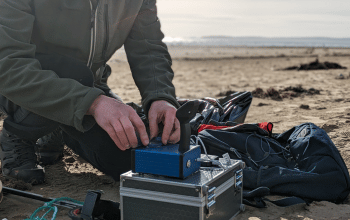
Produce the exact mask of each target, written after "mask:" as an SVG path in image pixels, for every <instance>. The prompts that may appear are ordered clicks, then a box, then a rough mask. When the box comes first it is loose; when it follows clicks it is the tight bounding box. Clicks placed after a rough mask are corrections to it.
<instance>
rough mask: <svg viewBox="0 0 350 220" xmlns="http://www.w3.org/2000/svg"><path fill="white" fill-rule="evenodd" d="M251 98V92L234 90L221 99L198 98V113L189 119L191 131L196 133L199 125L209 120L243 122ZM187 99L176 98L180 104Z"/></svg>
mask: <svg viewBox="0 0 350 220" xmlns="http://www.w3.org/2000/svg"><path fill="white" fill-rule="evenodd" d="M252 100H253V96H252V94H251V92H236V93H233V94H231V95H228V96H226V97H224V98H221V99H214V98H209V97H206V98H203V99H199V100H198V101H199V102H200V103H201V105H200V107H199V109H198V113H197V115H196V116H195V117H194V118H193V119H192V120H191V121H190V125H191V133H192V134H193V135H197V134H198V132H197V131H198V128H199V126H200V125H201V124H208V123H210V122H211V121H215V122H226V121H230V122H236V123H243V122H244V120H245V118H246V116H247V113H248V110H249V107H250V104H251V103H252ZM188 101H189V100H188V99H178V102H179V104H180V105H183V104H185V103H186V102H188Z"/></svg>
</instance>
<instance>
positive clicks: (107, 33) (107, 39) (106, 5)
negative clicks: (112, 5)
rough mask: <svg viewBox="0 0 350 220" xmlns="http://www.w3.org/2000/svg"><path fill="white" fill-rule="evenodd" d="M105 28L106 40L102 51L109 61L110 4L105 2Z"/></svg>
mask: <svg viewBox="0 0 350 220" xmlns="http://www.w3.org/2000/svg"><path fill="white" fill-rule="evenodd" d="M105 29H106V41H105V44H104V47H103V51H102V57H103V58H104V59H105V60H106V62H107V49H108V43H109V18H108V4H105Z"/></svg>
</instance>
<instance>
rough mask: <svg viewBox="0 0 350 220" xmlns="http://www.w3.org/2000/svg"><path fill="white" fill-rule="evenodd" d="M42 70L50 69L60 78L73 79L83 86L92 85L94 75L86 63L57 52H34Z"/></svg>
mask: <svg viewBox="0 0 350 220" xmlns="http://www.w3.org/2000/svg"><path fill="white" fill-rule="evenodd" d="M35 58H36V59H37V60H39V62H40V64H41V68H42V69H43V70H52V71H54V72H55V73H56V74H57V75H58V76H59V77H60V78H69V79H74V80H76V81H78V82H79V83H81V84H82V85H84V86H89V87H93V85H94V77H93V73H92V71H91V70H90V68H89V67H88V66H87V65H86V63H84V62H81V61H79V60H77V59H74V58H70V57H66V56H62V55H57V54H36V55H35Z"/></svg>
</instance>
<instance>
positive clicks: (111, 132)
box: [104, 125, 126, 151]
mask: <svg viewBox="0 0 350 220" xmlns="http://www.w3.org/2000/svg"><path fill="white" fill-rule="evenodd" d="M104 130H105V131H106V132H107V133H108V135H109V136H110V137H111V139H112V140H113V142H114V143H115V145H117V147H118V148H119V149H120V150H122V151H125V150H126V147H125V145H123V144H122V143H121V142H120V141H119V138H118V136H117V135H116V133H115V130H114V127H113V126H112V125H109V126H107V127H105V128H104Z"/></svg>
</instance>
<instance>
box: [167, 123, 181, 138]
mask: <svg viewBox="0 0 350 220" xmlns="http://www.w3.org/2000/svg"><path fill="white" fill-rule="evenodd" d="M180 135H181V134H180V122H179V120H178V119H177V118H176V119H175V124H174V128H173V131H172V133H171V135H170V138H169V141H168V142H169V143H172V144H175V143H177V142H179V141H180Z"/></svg>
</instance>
